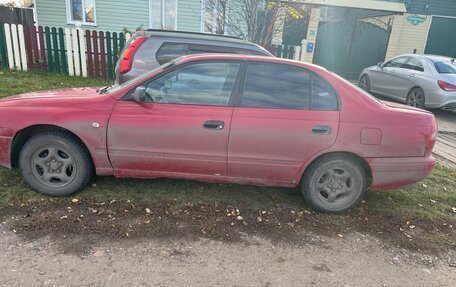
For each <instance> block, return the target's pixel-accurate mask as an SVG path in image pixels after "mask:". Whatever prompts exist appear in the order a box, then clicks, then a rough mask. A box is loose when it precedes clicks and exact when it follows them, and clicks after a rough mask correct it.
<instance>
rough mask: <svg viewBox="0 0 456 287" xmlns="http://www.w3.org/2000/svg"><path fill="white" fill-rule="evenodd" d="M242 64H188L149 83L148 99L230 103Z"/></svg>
mask: <svg viewBox="0 0 456 287" xmlns="http://www.w3.org/2000/svg"><path fill="white" fill-rule="evenodd" d="M239 66H240V64H239V63H199V64H193V65H189V66H185V67H183V68H180V69H178V70H176V71H173V72H170V73H168V74H166V75H164V76H162V77H160V78H158V79H155V80H153V81H151V82H149V83H147V84H146V85H145V86H146V101H148V102H156V103H164V104H184V105H204V106H227V105H228V102H229V100H230V97H231V93H232V90H233V87H234V83H235V81H236V76H237V73H238V70H239Z"/></svg>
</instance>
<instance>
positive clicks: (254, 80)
mask: <svg viewBox="0 0 456 287" xmlns="http://www.w3.org/2000/svg"><path fill="white" fill-rule="evenodd" d="M245 81H246V82H245V87H244V92H243V96H242V99H241V103H240V106H241V107H248V108H270V109H294V110H309V109H315V110H336V109H337V98H336V96H335V94H334V92H333V91H332V89H331V87H330V86H329V85H328V84H327V83H326V82H324V81H323V80H321V79H319V78H318V77H316V76H314V75H312V74H311V73H309V72H308V71H306V70H304V69H301V68H296V67H290V66H287V65H281V64H268V63H249V66H248V70H247V76H246V80H245Z"/></svg>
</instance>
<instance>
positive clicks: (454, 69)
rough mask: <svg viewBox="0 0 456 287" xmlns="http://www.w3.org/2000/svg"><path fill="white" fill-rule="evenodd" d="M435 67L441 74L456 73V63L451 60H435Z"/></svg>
mask: <svg viewBox="0 0 456 287" xmlns="http://www.w3.org/2000/svg"><path fill="white" fill-rule="evenodd" d="M434 66H435V69H436V70H437V72H438V73H439V74H456V65H455V64H454V63H453V62H451V61H448V62H446V61H445V62H443V61H440V62H434Z"/></svg>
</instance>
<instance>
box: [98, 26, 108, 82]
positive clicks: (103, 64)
mask: <svg viewBox="0 0 456 287" xmlns="http://www.w3.org/2000/svg"><path fill="white" fill-rule="evenodd" d="M99 35H100V62H101V76H102V77H103V79H104V80H105V81H106V80H107V79H108V76H107V73H106V52H105V39H104V33H103V31H100V33H99Z"/></svg>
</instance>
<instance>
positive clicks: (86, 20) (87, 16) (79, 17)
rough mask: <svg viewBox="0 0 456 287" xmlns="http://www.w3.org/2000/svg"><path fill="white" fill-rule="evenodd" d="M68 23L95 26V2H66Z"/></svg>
mask: <svg viewBox="0 0 456 287" xmlns="http://www.w3.org/2000/svg"><path fill="white" fill-rule="evenodd" d="M67 14H68V23H70V24H82V25H95V0H67Z"/></svg>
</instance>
